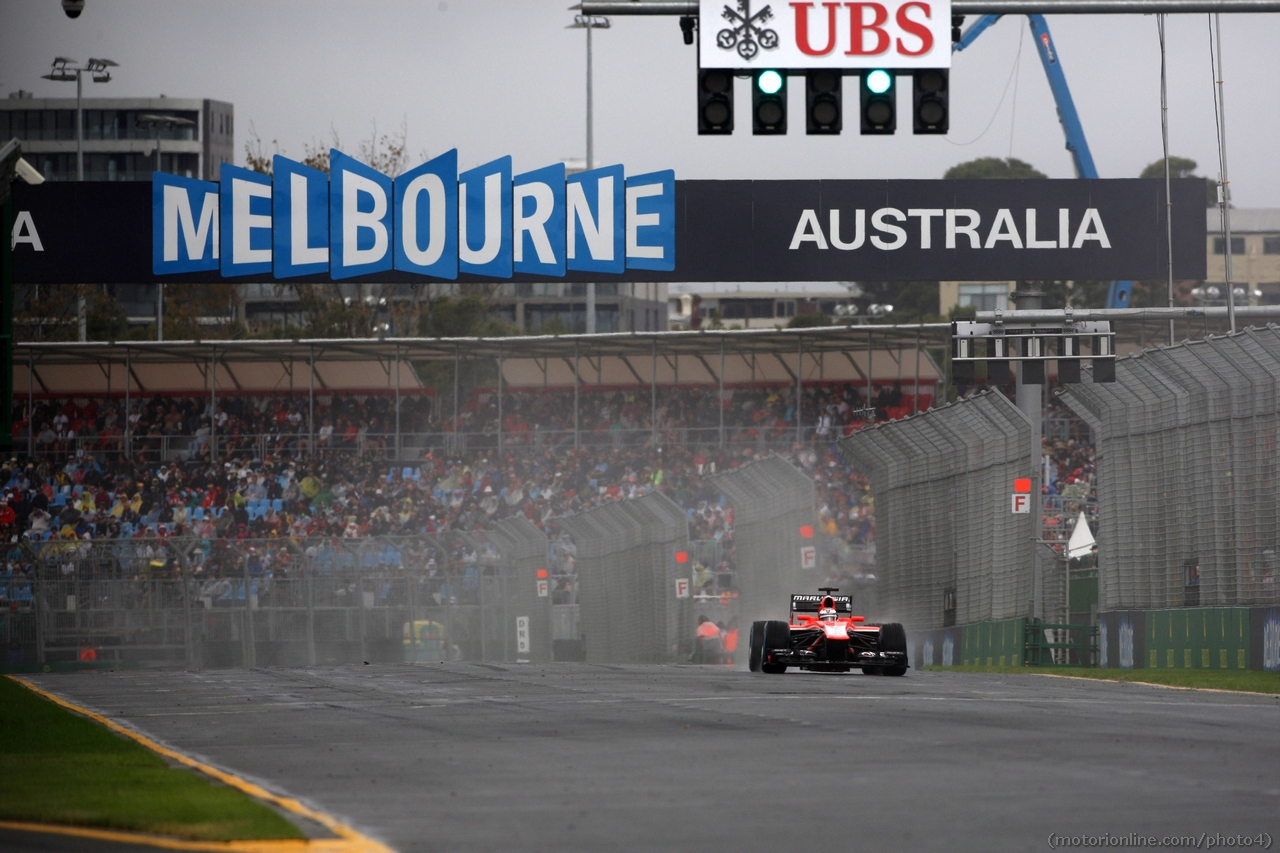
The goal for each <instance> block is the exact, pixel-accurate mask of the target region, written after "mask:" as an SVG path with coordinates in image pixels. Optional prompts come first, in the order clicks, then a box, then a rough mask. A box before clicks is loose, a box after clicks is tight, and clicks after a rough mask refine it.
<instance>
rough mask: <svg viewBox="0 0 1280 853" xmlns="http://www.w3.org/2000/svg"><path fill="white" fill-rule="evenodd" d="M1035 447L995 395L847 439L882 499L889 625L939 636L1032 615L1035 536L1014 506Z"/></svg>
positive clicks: (879, 559)
mask: <svg viewBox="0 0 1280 853" xmlns="http://www.w3.org/2000/svg"><path fill="white" fill-rule="evenodd" d="M1030 442H1031V427H1030V424H1028V422H1027V420H1026V418H1025V416H1023V415H1022V413H1021V412H1019V411H1018V409H1017V408H1016V407H1015V406H1014V405H1013V404H1012V403H1011V402H1009V400H1008V399H1007V398H1006V397H1004V396H1003V395H1002V394H999V393H995V392H982V393H979V394H976V395H974V396H971V397H968V398H965V399H962V400H960V401H957V402H955V403H952V404H949V405H947V406H943V407H942V408H940V409H933V410H931V411H929V412H926V413H924V414H921V415H916V416H913V417H910V418H906V419H903V420H898V421H893V422H890V423H887V424H881V425H878V426H875V427H873V428H870V429H866V430H863V431H862V432H859V433H856V434H854V435H852V436H849V437H847V438H845V439H842V440H841V442H840V446H841V449H842V450H843V451H844V453H845V454H846V456H847V457H848V458H849V459H850V460H851V462H852V464H853V465H854V466H855V467H856V468H858V469H859V470H860V471H862V472H863V473H865V474H866V475H867V476H868V477H869V478H870V480H871V486H872V491H873V493H874V494H875V503H876V564H877V567H876V571H877V575H878V578H879V582H878V602H879V606H880V608H881V610H882V611H883V612H884V618H893V619H896V620H898V621H902V622H904V623H906V624H908V625H911V626H913V627H916V628H938V627H945V626H948V625H953V624H968V623H973V622H980V621H983V620H988V619H1006V618H1012V617H1015V616H1018V615H1023V614H1025V613H1026V612H1027V608H1028V605H1029V602H1030V599H1031V594H1032V589H1031V587H1032V578H1031V573H1032V571H1031V560H1032V552H1031V537H1030V536H1029V532H1028V530H1027V524H1026V523H1025V521H1020V519H1023V518H1024V517H1023V516H1018V515H1013V514H1011V513H1010V512H1009V506H1008V503H1007V502H1008V493H1009V491H1010V487H1011V485H1012V483H1013V480H1014V478H1015V476H1026V471H1027V470H1029V445H1030ZM1048 603H1049V602H1048V601H1046V604H1048Z"/></svg>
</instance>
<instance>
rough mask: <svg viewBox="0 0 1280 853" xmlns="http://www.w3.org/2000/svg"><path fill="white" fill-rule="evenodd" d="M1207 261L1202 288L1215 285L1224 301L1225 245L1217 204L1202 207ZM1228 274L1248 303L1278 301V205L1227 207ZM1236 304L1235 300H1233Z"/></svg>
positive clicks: (1279, 241) (1279, 266)
mask: <svg viewBox="0 0 1280 853" xmlns="http://www.w3.org/2000/svg"><path fill="white" fill-rule="evenodd" d="M1204 213H1205V224H1206V226H1207V228H1208V231H1209V236H1208V247H1207V248H1208V253H1209V264H1208V269H1207V270H1206V276H1207V277H1206V278H1205V288H1206V289H1208V288H1209V287H1210V286H1216V287H1217V288H1218V289H1219V291H1220V292H1221V293H1223V294H1224V295H1223V296H1222V298H1221V300H1219V301H1220V302H1222V304H1226V296H1225V292H1226V280H1227V257H1226V253H1227V245H1226V242H1227V241H1226V239H1225V238H1224V237H1223V236H1222V219H1221V215H1220V214H1219V212H1218V208H1216V207H1211V208H1208V209H1207V210H1205V212H1204ZM1231 278H1232V280H1233V281H1234V283H1235V286H1236V287H1243V288H1245V291H1246V293H1247V294H1248V303H1249V304H1250V305H1280V208H1245V209H1237V208H1232V210H1231ZM1237 304H1238V303H1237Z"/></svg>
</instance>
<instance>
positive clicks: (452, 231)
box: [392, 148, 458, 279]
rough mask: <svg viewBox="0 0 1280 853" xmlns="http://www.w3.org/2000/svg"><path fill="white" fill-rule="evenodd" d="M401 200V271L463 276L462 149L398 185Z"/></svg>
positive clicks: (398, 206) (406, 175)
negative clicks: (460, 242)
mask: <svg viewBox="0 0 1280 853" xmlns="http://www.w3.org/2000/svg"><path fill="white" fill-rule="evenodd" d="M392 184H393V186H394V187H395V198H396V210H395V217H396V246H395V267H396V269H398V270H405V271H406V272H415V273H421V274H422V275H430V276H435V277H436V278H448V279H455V278H457V277H458V149H456V148H455V149H453V150H452V151H446V152H445V153H444V154H441V155H440V156H439V157H436V158H435V159H434V160H431V161H429V162H427V163H424V164H422V165H421V166H419V167H418V168H416V169H414V170H412V171H409V172H405V173H404V174H403V175H400V176H399V177H398V178H396V179H395V180H394V181H393V182H392Z"/></svg>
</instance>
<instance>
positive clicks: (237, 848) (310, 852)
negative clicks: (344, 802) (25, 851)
mask: <svg viewBox="0 0 1280 853" xmlns="http://www.w3.org/2000/svg"><path fill="white" fill-rule="evenodd" d="M0 829H13V830H17V831H19V832H38V833H43V834H48V835H68V836H73V837H75V838H91V839H93V840H95V841H113V842H116V843H119V844H140V845H146V846H148V847H159V848H162V849H165V850H192V851H220V853H352V852H353V851H356V850H359V849H361V848H358V847H355V846H353V843H352V842H350V841H347V840H346V839H342V838H333V839H306V838H298V839H281V840H276V841H192V840H188V839H184V838H169V837H166V836H161V835H147V834H144V833H140V832H126V831H124V830H118V829H93V828H90V827H87V826H66V825H63V824H56V823H30V822H28V821H20V820H0Z"/></svg>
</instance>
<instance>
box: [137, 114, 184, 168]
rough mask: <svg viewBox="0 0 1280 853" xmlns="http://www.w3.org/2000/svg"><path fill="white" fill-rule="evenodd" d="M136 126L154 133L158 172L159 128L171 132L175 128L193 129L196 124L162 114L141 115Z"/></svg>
mask: <svg viewBox="0 0 1280 853" xmlns="http://www.w3.org/2000/svg"><path fill="white" fill-rule="evenodd" d="M137 126H138V127H141V128H147V129H150V130H154V131H155V132H156V168H155V171H157V172H159V171H160V128H162V127H163V128H167V129H169V130H172V129H173V128H175V127H195V126H196V123H195V122H194V121H192V120H191V119H189V118H183V117H182V116H171V115H165V114H164V113H143V114H142V115H140V116H138V122H137Z"/></svg>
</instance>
